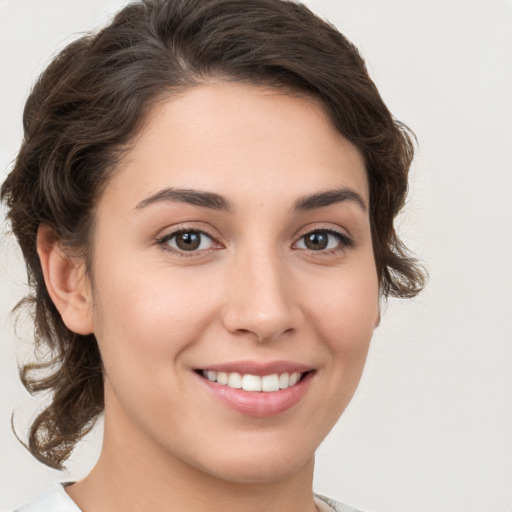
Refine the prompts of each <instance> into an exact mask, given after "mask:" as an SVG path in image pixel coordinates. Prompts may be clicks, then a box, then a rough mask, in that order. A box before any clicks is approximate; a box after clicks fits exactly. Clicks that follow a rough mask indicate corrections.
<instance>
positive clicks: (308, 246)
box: [156, 227, 355, 257]
mask: <svg viewBox="0 0 512 512" xmlns="http://www.w3.org/2000/svg"><path fill="white" fill-rule="evenodd" d="M156 243H157V244H158V245H160V246H161V247H162V249H163V250H165V251H169V252H172V253H174V254H176V255H178V256H180V257H191V256H199V255H204V254H207V253H210V252H211V251H212V250H219V249H222V248H224V246H223V245H222V244H221V243H219V242H218V241H217V240H216V239H215V238H214V237H213V236H211V235H210V234H208V233H206V232H205V231H203V230H200V229H197V228H187V227H183V228H180V229H178V230H175V231H172V232H171V233H168V234H165V235H164V236H162V237H159V238H157V240H156ZM354 246H355V243H354V241H353V239H352V238H350V237H349V236H348V235H346V234H345V233H343V232H342V231H341V230H340V231H338V230H336V229H333V228H331V227H330V228H316V229H311V230H309V231H307V232H305V233H303V234H302V235H301V236H300V237H299V238H298V239H297V241H296V242H294V243H293V244H292V249H293V250H302V251H306V252H308V253H310V254H318V255H319V256H320V255H322V256H325V255H332V254H336V253H339V252H343V251H346V250H349V249H352V248H353V247H354Z"/></svg>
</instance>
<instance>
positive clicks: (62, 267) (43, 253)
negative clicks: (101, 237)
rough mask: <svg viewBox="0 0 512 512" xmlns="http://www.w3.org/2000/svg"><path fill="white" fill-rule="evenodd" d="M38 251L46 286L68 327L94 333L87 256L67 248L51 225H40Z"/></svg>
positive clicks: (72, 329)
mask: <svg viewBox="0 0 512 512" xmlns="http://www.w3.org/2000/svg"><path fill="white" fill-rule="evenodd" d="M37 253H38V254H39V260H40V262H41V267H42V269H43V275H44V281H45V284H46V289H47V290H48V293H49V294H50V297H51V299H52V301H53V303H54V304H55V307H56V308H57V309H58V311H59V313H60V315H61V317H62V320H63V322H64V324H65V325H66V327H67V328H68V329H70V330H71V331H73V332H75V333H77V334H83V335H85V334H91V333H92V332H93V331H94V326H93V319H92V294H91V287H90V283H89V279H88V278H87V275H86V272H85V262H84V259H83V258H81V257H77V256H76V257H75V256H71V255H70V254H68V253H67V252H65V251H64V250H63V248H62V244H61V243H60V240H59V239H58V237H57V236H56V235H55V233H54V232H53V231H52V229H51V228H50V227H49V226H47V225H41V226H39V230H38V232H37Z"/></svg>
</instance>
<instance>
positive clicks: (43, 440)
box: [1, 0, 425, 468]
mask: <svg viewBox="0 0 512 512" xmlns="http://www.w3.org/2000/svg"><path fill="white" fill-rule="evenodd" d="M212 78H216V79H224V80H234V81H243V82H248V83H253V84H262V85H265V86H268V87H275V88H283V89H284V90H285V91H299V92H305V93H307V94H309V95H312V96H314V97H316V98H318V99H319V100H321V102H323V104H324V105H325V107H326V109H327V111H328V113H329V115H330V117H331V120H332V122H333V123H334V125H335V127H336V129H337V130H338V131H339V132H340V133H341V134H342V135H343V136H344V137H345V138H346V139H348V140H349V141H351V142H352V143H353V144H354V145H355V146H357V147H358V148H359V150H360V151H361V153H362V155H363V156H364V158H365V161H366V167H367V173H368V180H369V185H370V221H371V228H372V239H373V248H374V254H375V261H376V266H377V271H378V275H379V279H380V289H381V294H382V296H384V297H387V296H389V295H392V296H396V297H411V296H414V295H415V294H416V293H418V292H419V290H421V288H422V286H423V284H424V279H425V276H424V273H423V271H422V270H421V267H419V266H418V264H417V263H416V261H415V260H414V259H412V258H411V257H410V256H409V255H408V253H407V250H406V248H405V247H404V245H403V244H402V242H401V241H400V239H399V237H398V236H397V234H396V232H395V229H394V225H393V221H394V218H395V216H396V215H397V213H398V212H399V211H400V209H401V208H402V206H403V205H404V201H405V197H406V193H407V177H408V171H409V167H410V164H411V161H412V157H413V144H412V142H411V137H410V135H409V132H408V130H407V129H406V128H405V127H404V126H403V125H402V124H401V123H399V122H398V121H396V120H395V119H394V118H393V117H392V115H391V114H390V112H389V110H388V109H387V108H386V106H385V105H384V103H383V101H382V99H381V97H380V95H379V93H378V91H377V89H376V87H375V85H374V83H373V82H372V80H371V79H370V78H369V76H368V73H367V70H366V67H365V64H364V61H363V59H362V58H361V56H360V55H359V53H358V51H357V49H356V48H355V47H354V46H353V45H352V44H351V43H350V42H349V41H347V39H346V38H345V37H344V36H343V35H341V34H340V33H339V32H338V31H337V30H336V29H335V28H334V27H333V26H331V25H330V24H329V23H327V22H325V21H323V20H321V19H320V18H318V17H317V16H315V15H314V14H313V13H311V12H310V11H309V10H308V9H307V8H306V7H305V6H303V5H301V4H298V3H296V2H292V1H286V0H142V1H140V2H137V3H133V4H130V5H128V6H127V7H125V8H124V9H123V10H121V11H120V12H119V13H118V14H117V15H116V16H115V18H114V19H113V21H112V22H111V24H110V25H109V26H107V27H106V28H104V29H103V30H101V31H100V32H98V33H97V34H93V35H87V36H85V37H82V38H80V39H78V40H77V41H75V42H73V43H71V44H70V45H69V46H67V47H66V48H65V49H64V50H63V51H62V52H61V53H60V54H59V55H58V56H57V57H56V58H55V59H54V60H53V62H52V63H51V64H50V65H49V66H48V68H47V69H46V70H45V71H44V73H43V74H42V75H41V77H40V78H39V80H38V81H37V83H36V84H35V86H34V88H33V90H32V92H31V94H30V96H29V98H28V100H27V102H26V105H25V111H24V116H23V126H24V140H23V143H22V146H21V149H20V151H19V154H18V156H17V159H16V162H15V165H14V167H13V169H12V171H11V173H10V174H9V176H8V177H7V179H6V181H5V182H4V184H3V186H2V189H1V198H2V200H4V201H5V202H6V203H7V207H8V219H9V221H10V223H11V226H12V231H13V232H14V234H15V235H16V237H17V239H18V242H19V244H20V246H21V249H22V251H23V255H24V258H25V261H26V265H27V272H28V280H29V285H30V288H31V290H32V292H33V293H32V294H31V295H29V296H28V297H27V298H25V299H24V301H22V303H21V304H30V305H31V306H32V308H33V313H34V322H35V340H36V344H37V345H38V346H43V347H48V348H49V349H50V350H51V354H52V359H51V360H50V361H43V362H39V363H37V364H31V365H26V366H24V367H22V369H21V371H20V375H21V379H22V381H23V383H24V385H25V386H26V388H27V389H28V390H29V391H31V392H38V391H43V390H48V391H51V392H52V393H53V395H52V401H51V403H50V405H49V406H48V407H47V408H46V409H44V410H43V411H42V412H41V413H40V414H39V416H38V417H37V418H36V419H35V421H34V422H33V424H32V426H31V429H30V435H29V443H28V447H29V449H30V451H31V453H32V454H33V455H34V456H35V457H36V458H37V459H38V460H40V461H41V462H43V463H45V464H47V465H48V466H51V467H56V468H61V467H62V463H63V461H65V460H66V458H67V457H68V456H69V455H70V453H71V451H72V450H73V447H74V445H75V444H76V442H77V441H78V440H79V439H80V438H81V437H82V436H83V435H84V434H85V433H86V432H88V431H89V430H90V429H91V428H92V426H93V424H94V421H95V420H96V419H97V417H98V415H99V414H100V413H101V412H102V410H103V380H102V368H101V358H100V354H99V350H98V346H97V343H96V339H95V337H94V335H92V334H91V335H88V336H81V335H78V334H75V333H73V332H71V331H70V330H69V329H67V327H66V326H65V325H64V323H63V321H62V319H61V317H60V315H59V313H58V311H57V309H56V308H55V306H54V304H53V303H52V301H51V299H50V297H49V295H48V292H47V290H46V286H45V283H44V279H43V275H42V270H41V265H40V262H39V258H38V255H37V251H36V237H37V231H38V227H39V226H40V225H41V224H46V225H48V226H50V228H51V229H52V230H53V231H54V233H55V235H56V236H57V237H58V239H59V240H60V241H61V242H62V243H63V245H65V246H69V247H77V248H80V249H81V250H83V251H84V254H85V255H86V257H87V248H88V245H89V240H90V236H91V231H92V221H91V219H92V211H93V208H94V206H95V204H96V203H97V201H98V199H99V197H100V196H101V192H102V190H103V187H104V186H105V184H106V183H107V181H108V178H109V175H110V173H112V172H113V171H114V170H115V167H116V164H117V163H118V161H119V158H120V156H121V155H122V154H123V151H125V150H126V149H127V148H128V145H129V143H130V141H131V140H132V139H133V137H134V136H135V134H136V133H137V131H138V130H139V129H140V127H141V124H142V122H143V121H144V119H145V116H146V114H147V112H148V110H149V109H150V108H151V106H153V105H154V104H155V102H156V101H157V100H158V99H159V98H161V97H162V96H172V94H173V92H177V91H180V90H184V89H187V88H189V87H191V86H193V85H196V84H200V83H206V82H207V81H208V80H211V79H212ZM40 370H43V371H44V374H43V376H41V373H40Z"/></svg>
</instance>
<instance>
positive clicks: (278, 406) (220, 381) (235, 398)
mask: <svg viewBox="0 0 512 512" xmlns="http://www.w3.org/2000/svg"><path fill="white" fill-rule="evenodd" d="M195 373H196V375H197V376H198V378H199V379H200V380H201V381H202V382H203V383H204V385H205V388H206V389H207V390H208V391H209V393H210V394H211V396H213V397H215V398H216V399H218V400H220V402H221V403H223V404H224V405H227V406H228V407H229V408H230V409H232V410H235V411H237V412H238V413H241V414H243V415H247V416H254V417H260V418H268V417H272V416H276V415H280V414H281V413H284V412H285V411H287V410H289V409H292V408H293V407H295V406H298V405H299V404H300V403H301V402H302V400H303V398H304V397H305V395H306V394H307V392H308V389H309V388H310V386H311V382H312V381H313V379H314V376H315V374H316V370H314V369H312V368H311V367H307V366H306V365H302V364H296V363H290V362H279V361H276V362H274V363H267V364H257V363H253V362H250V361H246V362H240V361H239V362H235V363H231V364H230V363H226V364H221V365H214V366H209V367H204V368H198V369H196V370H195Z"/></svg>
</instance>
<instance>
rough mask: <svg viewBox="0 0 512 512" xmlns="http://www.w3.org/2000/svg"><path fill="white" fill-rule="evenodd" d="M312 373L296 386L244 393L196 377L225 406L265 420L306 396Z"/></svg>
mask: <svg viewBox="0 0 512 512" xmlns="http://www.w3.org/2000/svg"><path fill="white" fill-rule="evenodd" d="M313 375H314V372H308V373H307V374H306V375H305V376H304V377H303V378H302V379H301V380H300V381H299V382H298V383H297V384H295V385H294V386H291V387H289V388H286V389H280V390H279V391H270V392H265V391H259V392H258V391H244V390H243V389H234V388H230V387H229V386H225V385H223V384H218V383H217V382H212V381H210V380H208V379H206V378H204V377H202V376H198V378H200V379H201V380H202V381H203V383H204V384H205V385H206V386H207V388H208V390H209V391H210V392H211V393H213V395H214V396H215V397H216V398H218V399H219V400H220V401H221V402H223V403H224V404H226V405H227V406H228V407H230V408H231V409H234V410H236V411H238V412H240V413H242V414H246V415H248V416H255V417H259V418H267V417H270V416H276V415H278V414H281V413H283V412H285V411H287V410H288V409H291V408H292V407H293V406H294V405H297V404H298V403H299V402H300V401H301V400H302V398H303V397H304V395H305V394H306V392H307V390H308V387H309V384H310V382H311V379H312V378H313Z"/></svg>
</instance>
